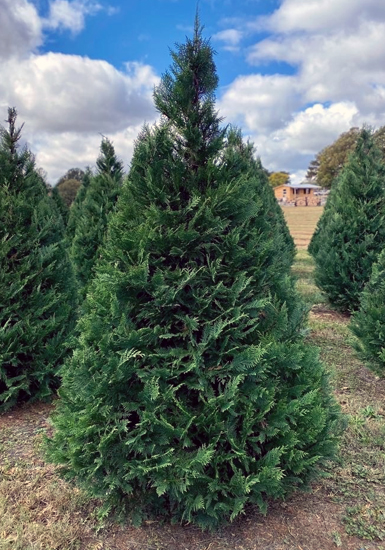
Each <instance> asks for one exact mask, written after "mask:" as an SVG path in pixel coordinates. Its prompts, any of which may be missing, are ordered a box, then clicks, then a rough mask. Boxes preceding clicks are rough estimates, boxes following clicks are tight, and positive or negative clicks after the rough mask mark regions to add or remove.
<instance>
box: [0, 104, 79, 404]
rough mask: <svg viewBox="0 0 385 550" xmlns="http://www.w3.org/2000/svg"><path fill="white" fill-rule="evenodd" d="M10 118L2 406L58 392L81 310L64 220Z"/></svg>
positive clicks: (3, 228) (0, 166) (4, 158)
mask: <svg viewBox="0 0 385 550" xmlns="http://www.w3.org/2000/svg"><path fill="white" fill-rule="evenodd" d="M8 124H9V129H8V130H6V129H4V128H3V129H2V130H1V142H0V215H1V223H0V410H5V409H7V408H9V407H11V406H12V405H14V404H15V403H16V402H17V401H18V400H21V399H30V398H35V399H36V398H43V397H47V396H48V395H50V393H51V391H52V387H54V386H55V385H56V383H57V376H56V371H57V368H58V366H59V365H60V364H61V362H62V360H63V358H64V356H65V355H66V353H67V348H66V344H65V340H66V338H67V336H68V335H69V333H70V332H71V330H72V328H73V324H74V310H75V309H76V293H75V281H74V277H73V273H72V268H71V264H70V261H69V258H68V255H67V251H66V248H65V244H64V240H63V238H64V226H63V221H62V219H61V217H60V216H58V214H57V211H56V210H55V208H54V205H53V203H52V201H51V199H50V198H49V197H48V194H47V190H46V188H45V185H44V182H43V180H42V179H41V177H40V176H39V174H38V173H37V171H36V169H35V165H34V159H33V157H32V155H31V153H30V152H29V151H28V150H26V149H23V150H20V148H19V147H18V142H19V140H20V132H21V129H17V128H16V111H15V109H9V111H8Z"/></svg>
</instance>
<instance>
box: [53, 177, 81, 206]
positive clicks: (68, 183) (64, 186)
mask: <svg viewBox="0 0 385 550" xmlns="http://www.w3.org/2000/svg"><path fill="white" fill-rule="evenodd" d="M80 186H81V182H80V181H79V180H75V179H69V180H64V181H63V182H62V183H60V185H59V184H57V185H56V186H55V187H56V188H57V190H58V192H59V194H60V196H61V198H62V199H63V201H64V202H65V204H66V205H67V207H68V208H70V206H71V205H72V203H73V201H74V200H75V197H76V193H77V192H78V190H79V188H80Z"/></svg>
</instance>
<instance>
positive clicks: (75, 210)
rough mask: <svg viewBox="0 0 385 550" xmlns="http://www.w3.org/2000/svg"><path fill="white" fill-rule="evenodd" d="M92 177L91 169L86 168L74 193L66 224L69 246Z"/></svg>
mask: <svg viewBox="0 0 385 550" xmlns="http://www.w3.org/2000/svg"><path fill="white" fill-rule="evenodd" d="M92 177H93V174H92V171H91V169H90V168H87V169H86V171H85V173H84V177H83V179H82V183H81V186H80V187H79V189H78V192H77V193H76V197H75V199H74V201H73V203H72V206H71V209H70V211H69V216H68V223H67V227H66V236H67V239H68V241H69V243H70V244H71V243H72V240H73V238H74V237H75V232H76V225H77V223H78V221H79V220H80V218H81V211H82V206H83V202H84V199H85V198H86V195H87V190H88V187H89V185H90V183H91V179H92Z"/></svg>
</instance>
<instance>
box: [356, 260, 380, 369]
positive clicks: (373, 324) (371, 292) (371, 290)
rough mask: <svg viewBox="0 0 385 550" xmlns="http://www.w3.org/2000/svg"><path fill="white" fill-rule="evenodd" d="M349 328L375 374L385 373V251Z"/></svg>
mask: <svg viewBox="0 0 385 550" xmlns="http://www.w3.org/2000/svg"><path fill="white" fill-rule="evenodd" d="M350 328H351V330H352V332H353V333H354V334H355V335H356V336H357V337H358V342H357V343H356V349H357V351H358V352H359V354H360V355H361V356H362V357H363V358H364V359H366V360H369V362H368V366H369V367H370V368H372V369H373V370H375V371H376V372H379V373H382V374H384V373H385V250H383V251H382V253H381V254H380V256H379V258H378V262H376V263H375V264H374V265H373V271H372V275H371V277H370V279H369V283H368V284H367V285H366V286H365V289H364V291H363V293H362V295H361V303H360V309H359V310H358V312H356V313H355V315H354V316H353V319H352V322H351V325H350Z"/></svg>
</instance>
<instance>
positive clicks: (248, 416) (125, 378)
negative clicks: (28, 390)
mask: <svg viewBox="0 0 385 550" xmlns="http://www.w3.org/2000/svg"><path fill="white" fill-rule="evenodd" d="M212 55H213V52H212V49H211V47H210V44H209V42H208V41H206V40H204V39H203V37H202V34H201V29H200V28H199V24H198V21H197V22H196V26H195V33H194V37H193V39H192V40H189V39H187V41H186V43H185V44H183V45H180V46H178V49H177V51H176V52H174V53H172V57H173V61H174V63H173V65H172V68H171V71H170V72H169V73H166V74H165V75H164V76H163V79H162V82H161V84H160V86H159V87H158V88H157V89H156V91H155V104H156V106H157V108H158V110H159V111H160V113H161V115H162V123H161V124H160V125H159V126H155V127H154V128H152V129H148V128H146V129H144V130H143V132H142V134H141V136H140V138H139V139H138V140H137V143H136V147H135V151H134V156H133V160H132V166H131V171H130V176H129V182H128V184H127V185H125V186H124V188H123V192H122V195H121V197H120V199H119V202H118V206H117V210H116V212H115V213H114V214H113V215H112V217H111V220H110V223H109V228H108V235H107V241H106V243H105V245H104V246H103V247H102V251H101V260H100V263H99V264H98V268H97V276H96V277H95V278H94V280H93V281H92V283H91V288H90V291H89V293H88V295H87V299H86V303H85V312H86V313H85V315H84V317H83V318H82V320H81V321H80V323H79V327H78V328H79V332H80V336H79V339H78V342H77V347H76V351H75V353H74V356H73V358H72V359H71V361H69V362H68V364H67V366H66V369H65V373H64V379H63V388H62V391H61V396H62V399H61V403H60V407H59V410H58V413H57V415H56V418H55V420H54V423H55V434H54V437H53V439H52V440H51V443H50V445H49V447H50V453H51V458H52V459H53V460H55V461H57V462H59V463H61V464H63V465H64V468H65V471H66V473H67V475H68V476H69V477H76V479H77V480H78V481H80V482H81V483H83V484H84V485H85V486H86V487H88V489H89V490H90V492H91V493H92V494H95V495H96V494H97V495H100V496H101V497H102V498H103V499H104V500H106V501H107V508H108V506H112V505H116V506H118V508H119V509H120V510H123V511H128V510H130V511H131V514H132V518H133V519H134V520H138V521H139V520H140V519H141V517H143V515H145V514H146V513H148V512H149V511H152V512H155V513H157V514H163V515H170V516H172V517H173V518H174V519H175V520H186V521H190V522H193V523H196V524H198V525H200V526H201V527H210V526H215V525H217V524H218V523H220V522H222V521H224V520H226V519H233V518H235V517H236V516H237V515H238V514H240V513H241V512H242V511H243V509H244V507H245V505H246V504H247V503H255V504H258V505H259V506H260V508H261V509H262V510H265V509H266V500H267V498H269V497H280V496H283V495H284V494H286V493H287V492H288V491H290V490H291V489H292V488H293V487H294V486H297V485H298V484H302V483H304V482H306V481H307V480H308V479H309V478H310V477H311V476H312V475H314V473H315V471H316V469H317V467H318V465H319V464H320V463H321V462H322V461H323V460H324V459H326V458H327V457H329V456H330V455H332V454H333V452H334V447H335V440H336V423H337V421H338V418H339V416H338V410H337V408H336V406H335V403H334V401H333V399H332V397H331V393H330V390H329V388H328V384H327V379H326V375H325V372H324V370H323V368H322V366H321V365H320V363H319V362H318V359H317V353H316V352H315V351H314V350H313V349H312V348H310V347H309V346H308V345H306V346H305V345H304V344H303V342H302V340H301V336H300V331H299V330H298V327H297V330H296V331H295V333H293V331H291V330H289V327H288V325H289V324H290V323H291V322H292V320H293V316H290V315H289V314H288V308H287V305H286V298H287V296H289V295H293V294H295V291H294V287H293V286H292V285H291V284H289V283H288V279H287V278H286V275H287V274H288V266H287V265H286V262H282V260H281V259H280V258H279V257H278V256H279V255H280V253H281V251H282V247H283V240H284V236H283V234H282V232H280V231H279V229H278V227H279V224H278V222H277V220H278V218H277V216H276V212H277V210H272V209H271V204H273V203H271V204H270V203H269V202H268V204H267V205H265V204H264V202H263V201H264V197H272V196H273V193H272V189H271V188H270V187H269V184H268V181H267V178H266V179H265V180H261V178H259V177H257V175H256V174H257V170H259V166H258V165H257V164H255V166H253V165H252V163H250V157H249V152H250V151H249V149H248V148H247V146H244V147H243V148H242V147H241V146H240V143H239V138H238V137H237V134H236V133H235V134H234V133H231V132H230V134H229V133H228V131H227V130H226V128H225V129H222V128H221V127H220V121H221V119H220V118H219V117H218V114H217V112H216V111H215V103H214V92H215V89H216V86H217V75H216V70H215V65H214V62H213V57H212ZM243 166H245V169H244V168H243ZM87 197H88V194H87ZM284 281H286V286H285V283H284ZM301 307H302V305H301V304H299V309H301Z"/></svg>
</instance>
